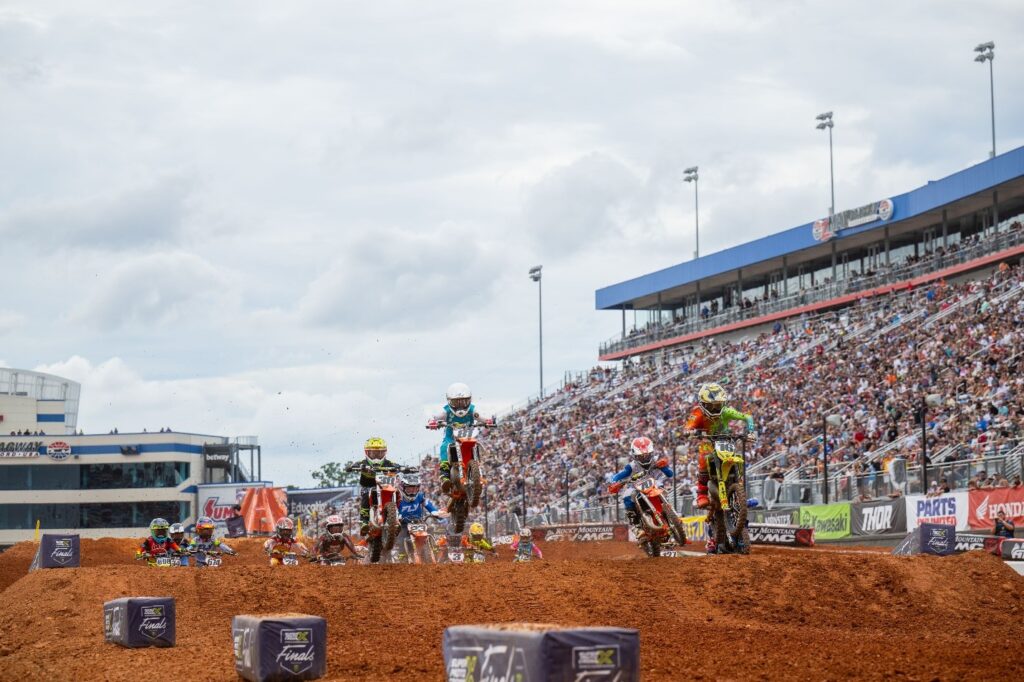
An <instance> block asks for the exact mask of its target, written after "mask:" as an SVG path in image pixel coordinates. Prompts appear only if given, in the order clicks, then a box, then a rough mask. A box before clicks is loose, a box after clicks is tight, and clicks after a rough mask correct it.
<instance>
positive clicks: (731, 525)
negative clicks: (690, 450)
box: [703, 434, 750, 554]
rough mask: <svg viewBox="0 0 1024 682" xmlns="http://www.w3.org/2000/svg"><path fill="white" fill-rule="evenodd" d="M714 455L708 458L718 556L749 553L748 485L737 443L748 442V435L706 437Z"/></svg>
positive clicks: (711, 514) (710, 520)
mask: <svg viewBox="0 0 1024 682" xmlns="http://www.w3.org/2000/svg"><path fill="white" fill-rule="evenodd" d="M703 439H705V440H710V441H711V443H712V445H713V446H714V452H709V453H708V455H707V463H708V477H709V479H710V480H709V481H708V498H709V499H710V500H711V507H710V509H709V510H708V524H709V526H710V528H709V531H710V533H711V535H712V537H713V538H714V539H715V544H716V545H717V548H716V550H715V551H716V553H718V554H749V553H750V532H749V531H748V530H747V492H746V489H745V488H744V486H743V482H744V458H743V456H742V454H740V455H737V454H736V448H735V444H736V443H737V442H739V443H741V444H742V443H745V442H746V440H747V437H746V436H741V435H737V434H721V435H716V436H712V435H704V436H703Z"/></svg>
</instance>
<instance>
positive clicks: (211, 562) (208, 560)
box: [206, 556, 220, 568]
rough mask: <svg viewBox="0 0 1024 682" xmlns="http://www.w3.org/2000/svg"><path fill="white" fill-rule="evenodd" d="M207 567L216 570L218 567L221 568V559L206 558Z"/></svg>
mask: <svg viewBox="0 0 1024 682" xmlns="http://www.w3.org/2000/svg"><path fill="white" fill-rule="evenodd" d="M206 565H207V566H211V567H213V568H216V567H217V566H220V557H215V556H211V557H207V558H206Z"/></svg>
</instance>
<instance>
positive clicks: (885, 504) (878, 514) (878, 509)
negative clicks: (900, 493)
mask: <svg viewBox="0 0 1024 682" xmlns="http://www.w3.org/2000/svg"><path fill="white" fill-rule="evenodd" d="M850 530H851V532H852V533H853V534H854V535H881V534H883V533H906V532H907V505H906V504H905V503H904V501H903V500H900V499H896V500H877V501H875V502H854V503H853V504H851V505H850Z"/></svg>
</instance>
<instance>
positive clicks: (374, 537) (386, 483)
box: [348, 465, 416, 564]
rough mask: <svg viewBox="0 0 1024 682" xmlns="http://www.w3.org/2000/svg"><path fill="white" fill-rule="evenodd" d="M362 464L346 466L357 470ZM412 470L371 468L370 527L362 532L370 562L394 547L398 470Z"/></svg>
mask: <svg viewBox="0 0 1024 682" xmlns="http://www.w3.org/2000/svg"><path fill="white" fill-rule="evenodd" d="M364 467H365V465H362V466H357V467H349V469H348V470H349V471H359V470H361V469H362V468H364ZM411 471H416V469H415V468H410V467H382V468H380V469H376V468H375V469H373V474H374V481H375V486H374V488H373V491H372V492H371V493H370V518H369V521H368V525H369V526H370V530H369V532H368V533H367V535H366V541H367V545H368V546H369V548H370V563H371V564H376V563H379V562H380V560H381V557H388V556H390V554H391V550H392V549H394V547H395V540H396V539H397V538H398V531H400V530H401V526H400V525H399V523H398V499H399V497H400V496H401V494H402V492H401V490H400V488H399V482H398V474H399V472H411Z"/></svg>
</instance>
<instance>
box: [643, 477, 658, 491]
mask: <svg viewBox="0 0 1024 682" xmlns="http://www.w3.org/2000/svg"><path fill="white" fill-rule="evenodd" d="M655 487H657V484H656V483H655V481H654V479H653V478H645V479H644V480H642V481H640V486H639V488H640V489H641V490H650V489H651V488H655Z"/></svg>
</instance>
